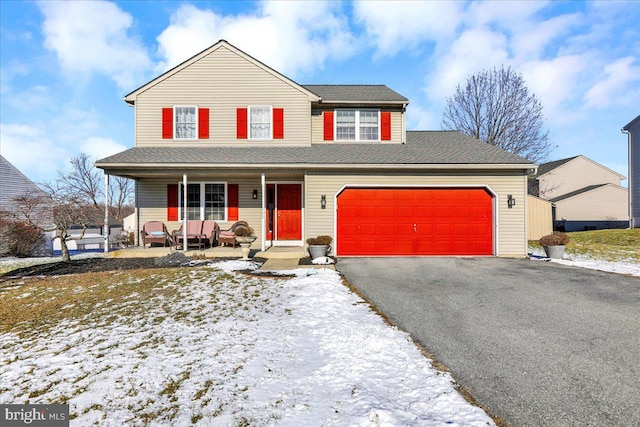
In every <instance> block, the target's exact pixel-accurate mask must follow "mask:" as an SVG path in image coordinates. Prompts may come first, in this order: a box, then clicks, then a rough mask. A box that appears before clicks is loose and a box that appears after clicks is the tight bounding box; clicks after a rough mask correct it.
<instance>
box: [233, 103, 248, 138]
mask: <svg viewBox="0 0 640 427" xmlns="http://www.w3.org/2000/svg"><path fill="white" fill-rule="evenodd" d="M236 138H238V139H247V109H246V108H238V113H237V123H236Z"/></svg>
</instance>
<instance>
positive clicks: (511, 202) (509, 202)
mask: <svg viewBox="0 0 640 427" xmlns="http://www.w3.org/2000/svg"><path fill="white" fill-rule="evenodd" d="M515 205H516V199H514V198H513V196H512V195H511V194H509V195H508V196H507V206H508V207H509V209H511V208H512V207H514V206H515Z"/></svg>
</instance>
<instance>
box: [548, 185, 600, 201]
mask: <svg viewBox="0 0 640 427" xmlns="http://www.w3.org/2000/svg"><path fill="white" fill-rule="evenodd" d="M605 185H610V184H609V183H607V184H596V185H589V186H588V187H584V188H581V189H579V190H576V191H572V192H571V193H567V194H563V195H562V196H558V197H554V198H553V199H551V201H552V202H554V203H555V202H559V201H560V200H564V199H568V198H570V197H573V196H577V195H578V194H582V193H586V192H587V191H591V190H595V189H596V188H600V187H604V186H605Z"/></svg>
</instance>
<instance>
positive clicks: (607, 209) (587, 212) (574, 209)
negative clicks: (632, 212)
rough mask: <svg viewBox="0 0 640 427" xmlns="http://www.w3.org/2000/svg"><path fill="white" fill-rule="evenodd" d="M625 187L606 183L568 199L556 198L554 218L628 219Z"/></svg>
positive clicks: (575, 219)
mask: <svg viewBox="0 0 640 427" xmlns="http://www.w3.org/2000/svg"><path fill="white" fill-rule="evenodd" d="M628 197H629V193H628V190H627V189H626V188H622V187H618V186H613V185H606V186H603V187H600V188H596V189H595V190H591V191H587V192H585V193H582V194H578V195H577V196H573V197H569V198H568V199H564V200H558V201H557V202H555V204H556V219H557V220H561V219H563V218H566V219H567V220H568V221H628V220H629V209H628V205H627V202H628Z"/></svg>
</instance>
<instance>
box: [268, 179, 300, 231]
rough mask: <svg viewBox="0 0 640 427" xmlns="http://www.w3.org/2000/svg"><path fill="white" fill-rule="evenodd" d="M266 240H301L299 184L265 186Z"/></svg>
mask: <svg viewBox="0 0 640 427" xmlns="http://www.w3.org/2000/svg"><path fill="white" fill-rule="evenodd" d="M273 202H275V203H273ZM274 217H275V218H274ZM274 223H275V224H274ZM270 224H271V226H269V225H270ZM267 239H273V240H302V185H301V184H269V185H268V186H267Z"/></svg>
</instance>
